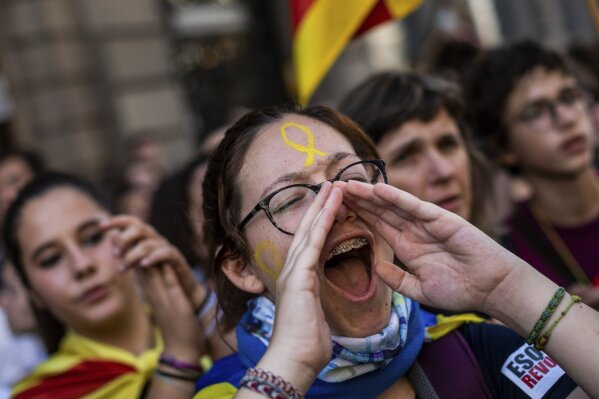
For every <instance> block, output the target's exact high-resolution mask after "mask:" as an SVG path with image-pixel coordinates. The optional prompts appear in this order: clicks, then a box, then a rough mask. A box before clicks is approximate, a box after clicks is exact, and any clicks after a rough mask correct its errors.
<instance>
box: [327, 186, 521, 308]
mask: <svg viewBox="0 0 599 399" xmlns="http://www.w3.org/2000/svg"><path fill="white" fill-rule="evenodd" d="M336 185H337V186H338V187H340V188H343V189H344V202H345V204H346V205H348V206H349V207H350V208H351V209H353V210H354V211H355V212H356V213H357V214H358V215H359V216H360V217H361V218H362V219H364V220H365V221H366V222H367V223H369V224H370V225H372V226H373V227H374V228H375V229H376V230H377V232H378V233H379V234H380V235H381V236H382V237H383V238H384V239H385V240H386V241H387V243H389V245H391V247H392V248H393V251H394V252H395V254H396V256H397V258H398V259H399V260H400V261H401V262H402V263H403V264H404V265H405V266H406V267H407V269H408V271H404V270H402V269H401V268H399V267H397V266H395V265H393V264H392V263H389V262H381V263H379V264H377V265H376V272H377V274H378V275H379V276H380V277H381V278H382V279H383V280H384V281H385V282H386V283H387V284H388V285H389V286H390V287H392V288H393V289H395V290H397V291H399V292H401V293H403V294H405V295H407V296H409V297H411V298H413V299H415V300H417V301H419V302H422V303H424V304H427V305H431V306H434V307H438V308H443V309H448V310H479V311H482V312H487V311H489V310H490V309H491V308H494V306H496V304H498V303H500V302H501V296H502V292H504V288H505V287H506V284H509V281H511V280H512V279H513V278H515V275H517V274H518V272H519V270H521V269H523V268H522V267H521V266H523V265H526V264H525V263H524V262H523V261H522V260H520V259H519V258H517V257H516V256H514V255H512V254H511V253H510V252H508V251H507V250H505V249H503V248H502V247H501V246H500V245H498V244H497V243H496V242H495V241H493V240H492V239H491V238H490V237H488V236H486V235H485V234H484V233H482V232H481V231H480V230H478V229H477V228H476V227H474V226H472V225H471V224H470V223H468V222H466V221H465V220H464V219H462V218H460V217H459V216H457V215H455V214H453V213H451V212H448V211H446V210H444V209H442V208H440V207H438V206H436V205H434V204H431V203H428V202H424V201H421V200H419V199H418V198H416V197H415V196H413V195H411V194H409V193H407V192H404V191H401V190H399V189H397V188H394V187H392V186H390V185H387V184H381V183H379V184H377V185H375V186H372V185H369V184H364V183H359V182H355V181H350V182H349V183H345V184H344V183H336Z"/></svg>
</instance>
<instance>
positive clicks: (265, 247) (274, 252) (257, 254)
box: [253, 240, 283, 281]
mask: <svg viewBox="0 0 599 399" xmlns="http://www.w3.org/2000/svg"><path fill="white" fill-rule="evenodd" d="M265 252H267V253H269V254H270V257H271V260H272V261H273V266H274V270H273V269H271V268H270V267H268V265H267V264H266V263H265V262H264V260H263V259H262V255H263V254H264V253H265ZM253 255H254V261H255V262H256V265H257V266H258V267H259V268H260V270H262V271H263V272H264V273H266V274H267V275H268V276H269V277H270V278H272V279H273V280H275V281H276V280H277V278H278V277H279V274H280V273H281V269H282V268H283V257H282V256H281V253H280V252H279V250H278V249H277V247H276V246H275V245H274V244H273V243H271V242H270V241H267V240H263V241H260V242H259V243H258V244H256V247H255V248H254V253H253Z"/></svg>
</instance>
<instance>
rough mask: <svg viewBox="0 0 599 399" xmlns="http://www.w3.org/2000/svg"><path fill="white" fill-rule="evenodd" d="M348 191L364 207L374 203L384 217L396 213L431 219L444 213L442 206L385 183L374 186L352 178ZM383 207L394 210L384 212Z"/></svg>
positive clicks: (356, 202)
mask: <svg viewBox="0 0 599 399" xmlns="http://www.w3.org/2000/svg"><path fill="white" fill-rule="evenodd" d="M346 192H347V194H349V195H348V196H347V197H348V199H349V200H350V201H351V202H353V203H354V204H355V205H357V206H358V207H360V208H362V209H369V208H370V209H372V207H373V205H374V206H375V208H376V209H377V211H376V212H375V213H376V214H377V215H379V216H380V217H382V218H385V217H392V216H393V214H395V215H396V216H399V217H402V218H404V219H419V220H422V221H431V220H434V219H435V218H437V217H439V216H440V214H441V213H442V211H441V209H440V208H438V207H436V206H434V205H432V204H429V203H427V202H424V201H421V200H420V199H418V198H417V197H415V196H413V195H412V194H409V193H407V192H405V191H401V190H399V189H397V188H395V187H393V186H390V185H388V184H384V183H378V184H376V185H374V186H372V185H370V184H365V183H361V182H357V181H353V180H352V181H349V182H348V183H347V186H346ZM356 198H359V200H356ZM383 209H387V210H392V211H393V212H392V213H391V212H383ZM389 222H391V221H389Z"/></svg>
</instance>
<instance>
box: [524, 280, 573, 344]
mask: <svg viewBox="0 0 599 399" xmlns="http://www.w3.org/2000/svg"><path fill="white" fill-rule="evenodd" d="M565 293H566V290H565V289H564V287H559V288H558V289H557V291H555V294H553V297H552V298H551V300H550V301H549V303H548V304H547V307H545V310H543V313H541V317H539V320H537V322H536V323H535V325H534V327H533V328H532V330H531V332H530V334H528V338H527V339H526V343H527V344H529V345H533V344H534V343H535V342H536V340H537V337H538V336H539V334H540V333H541V331H542V330H543V328H544V327H545V324H546V323H547V320H549V318H550V317H551V315H552V314H553V312H555V309H556V308H557V306H558V305H559V304H560V302H561V301H562V299H563V298H564V294H565Z"/></svg>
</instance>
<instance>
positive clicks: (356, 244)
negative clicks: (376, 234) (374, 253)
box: [327, 238, 368, 260]
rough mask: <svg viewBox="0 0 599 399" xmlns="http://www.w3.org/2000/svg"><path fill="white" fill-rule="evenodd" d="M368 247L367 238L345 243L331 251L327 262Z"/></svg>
mask: <svg viewBox="0 0 599 399" xmlns="http://www.w3.org/2000/svg"><path fill="white" fill-rule="evenodd" d="M366 245H368V241H367V240H366V239H365V238H354V239H352V240H348V241H344V242H342V243H341V244H339V245H337V246H336V247H335V248H334V249H333V250H332V251H331V253H330V254H329V257H328V258H327V260H329V259H331V258H332V257H333V256H337V255H339V254H343V253H346V252H349V251H351V250H353V249H358V248H362V247H364V246H366Z"/></svg>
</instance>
